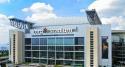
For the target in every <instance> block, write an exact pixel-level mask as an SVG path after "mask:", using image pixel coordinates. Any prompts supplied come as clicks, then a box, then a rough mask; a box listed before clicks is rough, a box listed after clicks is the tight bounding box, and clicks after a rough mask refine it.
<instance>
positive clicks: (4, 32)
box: [0, 14, 14, 43]
mask: <svg viewBox="0 0 125 67" xmlns="http://www.w3.org/2000/svg"><path fill="white" fill-rule="evenodd" d="M10 29H14V28H13V27H11V26H10V23H9V19H8V17H7V16H6V15H3V14H0V43H7V42H8V41H9V30H10Z"/></svg>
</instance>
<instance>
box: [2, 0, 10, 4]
mask: <svg viewBox="0 0 125 67" xmlns="http://www.w3.org/2000/svg"><path fill="white" fill-rule="evenodd" d="M8 2H10V0H0V4H3V3H8Z"/></svg>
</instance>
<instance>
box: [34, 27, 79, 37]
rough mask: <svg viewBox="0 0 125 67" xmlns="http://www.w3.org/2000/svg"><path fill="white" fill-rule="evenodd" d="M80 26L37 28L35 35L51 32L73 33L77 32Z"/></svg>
mask: <svg viewBox="0 0 125 67" xmlns="http://www.w3.org/2000/svg"><path fill="white" fill-rule="evenodd" d="M77 31H78V28H77V27H75V28H55V29H51V28H47V27H45V28H42V29H40V30H35V31H34V34H35V35H43V34H44V33H46V34H49V33H57V34H58V33H73V32H77Z"/></svg>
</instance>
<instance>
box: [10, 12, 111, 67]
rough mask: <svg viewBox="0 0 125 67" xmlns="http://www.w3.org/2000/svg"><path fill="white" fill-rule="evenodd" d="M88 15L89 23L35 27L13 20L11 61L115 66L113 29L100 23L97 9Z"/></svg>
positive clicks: (48, 65)
mask: <svg viewBox="0 0 125 67" xmlns="http://www.w3.org/2000/svg"><path fill="white" fill-rule="evenodd" d="M86 13H87V18H88V20H87V21H82V20H85V19H84V18H81V21H79V20H78V21H77V20H75V22H76V23H77V22H83V23H81V24H61V25H42V24H41V25H35V24H34V23H31V22H27V21H23V20H19V19H16V18H11V19H10V22H11V25H12V26H14V27H16V28H18V30H17V29H15V30H10V60H11V61H12V63H14V64H21V63H38V64H42V65H45V66H46V67H56V66H60V67H112V45H111V27H110V25H107V24H106V25H105V24H101V22H100V20H99V17H98V16H97V14H96V11H95V10H91V11H86ZM74 19H75V18H74ZM58 20H59V19H58V18H57V20H56V22H58ZM70 20H71V19H70ZM65 21H66V22H67V23H68V22H70V21H69V20H68V19H65ZM87 22H89V23H87Z"/></svg>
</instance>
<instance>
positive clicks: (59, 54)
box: [56, 52, 64, 59]
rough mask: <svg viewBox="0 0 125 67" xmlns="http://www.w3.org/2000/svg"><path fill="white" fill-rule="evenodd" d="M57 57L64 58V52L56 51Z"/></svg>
mask: <svg viewBox="0 0 125 67" xmlns="http://www.w3.org/2000/svg"><path fill="white" fill-rule="evenodd" d="M56 58H57V59H64V57H63V52H57V53H56Z"/></svg>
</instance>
